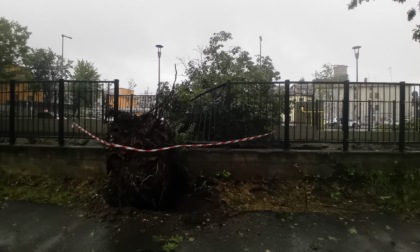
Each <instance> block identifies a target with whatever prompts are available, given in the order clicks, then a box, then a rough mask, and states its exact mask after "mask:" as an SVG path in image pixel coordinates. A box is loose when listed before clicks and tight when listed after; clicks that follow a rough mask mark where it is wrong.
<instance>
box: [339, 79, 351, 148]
mask: <svg viewBox="0 0 420 252" xmlns="http://www.w3.org/2000/svg"><path fill="white" fill-rule="evenodd" d="M349 93H350V87H349V81H348V80H346V81H344V100H343V118H341V120H342V127H343V151H348V150H349ZM337 123H340V122H337Z"/></svg>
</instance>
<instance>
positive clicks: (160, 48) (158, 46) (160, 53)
mask: <svg viewBox="0 0 420 252" xmlns="http://www.w3.org/2000/svg"><path fill="white" fill-rule="evenodd" d="M156 47H157V49H158V52H157V54H158V59H159V62H158V88H159V87H160V56H161V55H162V52H161V50H162V48H163V45H156Z"/></svg>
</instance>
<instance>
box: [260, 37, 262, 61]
mask: <svg viewBox="0 0 420 252" xmlns="http://www.w3.org/2000/svg"><path fill="white" fill-rule="evenodd" d="M261 43H262V36H260V67H261Z"/></svg>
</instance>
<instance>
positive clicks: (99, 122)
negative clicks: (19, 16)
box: [0, 80, 155, 146]
mask: <svg viewBox="0 0 420 252" xmlns="http://www.w3.org/2000/svg"><path fill="white" fill-rule="evenodd" d="M119 90H120V89H119V81H118V80H114V81H68V80H59V81H42V82H35V81H28V82H19V81H10V82H7V83H6V82H3V83H0V138H7V139H8V142H9V143H10V144H14V143H15V141H16V138H18V137H25V138H57V139H58V143H59V145H61V146H62V145H64V139H65V138H89V136H87V135H86V134H85V133H83V132H81V131H80V130H78V129H77V128H73V127H72V124H73V122H77V123H78V124H79V125H81V126H82V127H84V128H85V129H86V130H88V131H89V132H91V133H93V134H94V135H97V136H98V137H101V138H104V137H105V136H106V132H107V130H108V122H110V121H112V120H113V119H114V118H109V117H107V111H109V110H110V109H111V108H114V109H117V110H122V111H127V112H130V113H131V114H137V115H140V114H141V113H145V112H147V111H148V110H150V109H151V108H152V107H153V106H154V101H155V98H154V97H155V96H154V95H120V94H119Z"/></svg>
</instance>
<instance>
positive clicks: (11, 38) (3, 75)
mask: <svg viewBox="0 0 420 252" xmlns="http://www.w3.org/2000/svg"><path fill="white" fill-rule="evenodd" d="M30 35H31V33H30V32H29V31H28V30H27V27H24V26H21V25H20V24H19V23H17V22H15V21H9V20H7V19H5V18H4V17H1V18H0V81H5V80H8V79H11V78H18V79H21V78H22V75H23V74H25V72H24V68H22V59H23V58H24V57H25V55H26V54H27V53H28V51H29V47H28V46H27V45H26V43H27V40H28V39H29V36H30Z"/></svg>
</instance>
